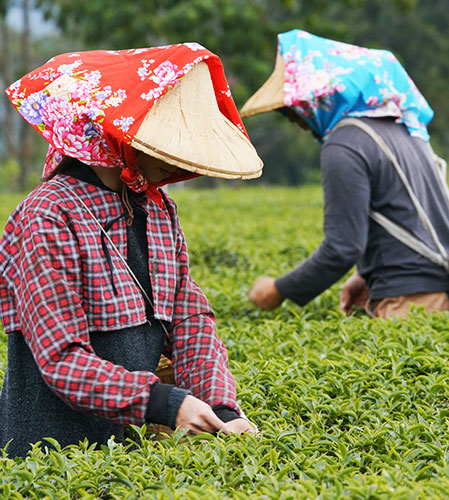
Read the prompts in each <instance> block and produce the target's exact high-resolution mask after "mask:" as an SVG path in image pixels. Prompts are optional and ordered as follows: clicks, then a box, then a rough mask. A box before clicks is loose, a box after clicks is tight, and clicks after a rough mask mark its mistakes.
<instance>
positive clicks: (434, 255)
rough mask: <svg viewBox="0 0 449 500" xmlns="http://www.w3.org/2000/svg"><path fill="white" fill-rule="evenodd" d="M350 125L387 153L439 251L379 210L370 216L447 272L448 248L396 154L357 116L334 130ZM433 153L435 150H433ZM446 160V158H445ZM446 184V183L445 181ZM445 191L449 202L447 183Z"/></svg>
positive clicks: (440, 175)
mask: <svg viewBox="0 0 449 500" xmlns="http://www.w3.org/2000/svg"><path fill="white" fill-rule="evenodd" d="M348 125H353V126H355V127H358V128H360V129H362V130H363V131H364V132H365V133H366V134H368V135H369V136H370V137H371V138H372V139H373V140H374V142H376V144H377V145H378V146H379V147H380V148H381V149H382V151H383V152H384V153H385V155H386V156H387V158H388V159H389V160H390V161H391V163H392V165H393V167H394V168H395V170H396V172H397V174H398V175H399V178H400V179H401V181H402V183H403V185H404V187H405V189H406V190H407V193H408V195H409V197H410V200H411V201H412V203H413V206H414V207H415V209H416V211H417V213H418V217H419V219H420V221H421V222H422V224H423V225H424V227H425V228H426V230H427V231H428V233H429V234H430V236H431V237H432V239H433V241H434V243H435V245H436V246H437V248H438V252H439V253H438V252H435V251H434V250H432V249H431V248H430V247H428V246H427V245H426V244H425V243H423V242H422V241H421V240H419V239H418V238H417V237H416V236H414V235H413V234H412V233H411V232H409V231H407V230H406V229H404V228H403V227H401V226H399V225H398V224H396V223H395V222H393V221H392V220H390V219H388V218H387V217H385V216H384V215H382V214H380V213H379V212H375V211H374V210H370V217H371V218H372V219H373V220H374V221H376V222H377V223H378V224H380V225H381V226H382V227H383V228H384V229H385V230H386V231H387V232H388V233H389V234H391V235H392V236H393V237H395V238H396V239H398V240H399V241H401V243H403V244H404V245H407V246H408V247H409V248H411V249H412V250H414V251H416V252H417V253H419V254H421V255H423V256H424V257H426V258H427V259H429V260H431V261H432V262H434V263H435V264H438V265H440V266H443V267H444V268H445V269H446V271H447V272H449V257H448V254H447V252H446V249H445V248H444V246H443V245H442V243H441V241H440V239H439V238H438V235H437V232H436V230H435V228H434V227H433V225H432V223H431V221H430V219H429V217H428V215H427V214H426V212H425V211H424V208H423V207H422V205H421V203H420V202H419V200H418V198H417V197H416V195H415V193H414V192H413V189H412V187H411V185H410V183H409V181H408V179H407V176H406V175H405V173H404V171H403V170H402V168H401V167H400V165H399V163H398V161H397V159H396V157H395V155H394V154H393V152H392V151H391V149H390V148H389V147H388V145H387V144H386V142H385V141H384V140H383V138H382V137H381V136H380V135H379V134H378V133H377V132H376V131H375V130H374V129H373V128H372V127H371V126H370V125H368V124H367V123H365V122H363V121H361V120H359V119H357V118H344V119H343V120H340V121H339V122H338V123H337V125H336V126H335V127H334V128H333V129H332V132H333V131H335V130H337V129H339V128H341V127H345V126H348ZM432 153H433V152H432ZM443 161H444V160H443ZM438 178H439V179H440V180H441V181H443V179H442V174H438ZM444 184H446V183H445V182H444ZM443 191H444V192H445V195H447V201H448V203H449V192H448V188H447V184H446V189H443Z"/></svg>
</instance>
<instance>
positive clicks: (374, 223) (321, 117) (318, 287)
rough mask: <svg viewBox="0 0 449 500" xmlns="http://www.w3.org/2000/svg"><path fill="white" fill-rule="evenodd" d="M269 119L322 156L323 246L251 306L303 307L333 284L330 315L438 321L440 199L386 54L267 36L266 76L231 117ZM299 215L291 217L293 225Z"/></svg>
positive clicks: (444, 260)
mask: <svg viewBox="0 0 449 500" xmlns="http://www.w3.org/2000/svg"><path fill="white" fill-rule="evenodd" d="M270 110H277V111H280V112H282V113H283V114H284V115H286V116H287V117H288V118H289V119H290V120H291V121H293V122H297V123H298V124H299V125H300V126H301V127H302V128H307V129H308V130H310V131H311V132H312V133H313V134H314V136H315V137H316V138H317V139H318V142H319V143H320V144H321V145H322V149H321V158H320V163H321V173H322V184H323V190H324V234H325V237H324V240H323V242H322V243H321V245H320V246H319V247H318V248H317V249H316V250H315V252H313V253H312V254H311V255H310V256H309V257H308V258H307V259H306V260H305V261H304V262H301V263H300V264H299V265H298V266H297V267H296V268H295V269H293V270H292V271H290V272H289V273H287V274H286V275H284V276H280V277H277V278H273V277H268V276H263V277H260V278H259V279H257V280H256V282H255V283H254V285H253V287H252V289H251V291H250V293H249V298H250V300H251V301H252V302H253V303H254V304H255V305H256V306H258V307H261V308H264V309H274V308H276V307H278V306H279V305H280V304H281V303H282V301H283V300H284V299H286V298H287V299H290V300H292V301H293V302H295V303H297V304H298V305H300V306H304V305H306V304H307V303H308V302H309V301H311V300H312V299H313V298H314V297H316V296H317V295H319V294H321V293H322V292H323V291H324V290H326V289H328V288H329V287H330V286H331V285H333V284H334V283H335V282H337V281H338V280H339V279H341V278H342V277H343V276H344V275H345V274H346V273H347V272H348V271H349V270H350V269H351V268H352V267H353V266H354V265H356V266H357V273H355V274H354V275H353V276H352V277H351V278H350V279H349V280H348V281H347V282H346V284H345V285H344V286H343V288H342V293H341V303H340V307H341V309H342V310H343V311H344V312H346V313H349V312H350V311H351V310H352V307H353V306H354V305H358V306H362V307H364V308H365V309H366V311H367V312H368V313H369V314H370V315H372V316H374V317H378V316H381V317H390V316H393V315H394V316H403V315H405V314H407V313H408V312H409V310H410V304H416V305H422V306H424V308H425V309H426V310H448V309H449V300H448V296H447V292H448V290H449V277H448V268H449V265H448V262H449V261H448V250H449V196H448V187H447V184H446V178H445V174H444V170H441V168H440V167H441V165H443V164H444V162H441V161H440V160H439V159H437V158H436V156H435V155H434V153H433V151H432V148H431V147H430V144H429V134H428V132H427V125H428V123H429V122H430V120H431V119H432V116H433V111H432V109H431V108H430V106H429V105H428V103H427V102H426V100H425V99H424V97H423V96H422V94H421V93H420V92H419V90H418V89H417V88H416V86H415V84H414V83H413V81H412V80H411V78H410V77H409V75H408V74H407V73H406V71H405V70H404V68H403V67H402V66H401V64H400V63H399V62H398V60H397V59H396V57H395V56H394V55H393V54H392V53H391V52H389V51H387V50H375V49H368V48H364V47H358V46H355V45H350V44H345V43H341V42H338V41H334V40H329V39H325V38H321V37H318V36H315V35H313V34H311V33H307V32H305V31H302V30H292V31H289V32H286V33H281V34H280V35H278V51H277V58H276V64H275V69H274V71H273V73H272V74H271V76H270V77H269V78H268V80H267V81H266V82H265V83H264V85H262V87H261V88H260V89H259V90H258V91H257V92H256V93H255V94H254V95H253V96H252V97H251V98H250V99H249V100H248V101H247V102H246V104H245V105H244V106H243V108H242V110H241V114H242V116H251V115H255V114H258V113H263V112H267V111H270ZM300 216H301V214H300V213H298V217H300Z"/></svg>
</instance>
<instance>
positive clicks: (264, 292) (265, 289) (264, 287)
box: [248, 276, 284, 311]
mask: <svg viewBox="0 0 449 500" xmlns="http://www.w3.org/2000/svg"><path fill="white" fill-rule="evenodd" d="M274 281H275V280H274V278H269V277H268V276H261V277H260V278H257V280H256V281H255V282H254V285H253V287H252V288H251V290H250V292H249V294H248V298H249V300H250V301H251V302H252V303H253V304H254V305H255V306H257V307H260V308H261V309H265V310H267V311H271V310H272V309H276V307H279V306H280V305H281V304H282V301H283V300H284V297H282V295H281V294H280V293H279V292H278V291H277V288H276V286H275V284H274Z"/></svg>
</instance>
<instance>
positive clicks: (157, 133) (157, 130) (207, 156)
mask: <svg viewBox="0 0 449 500" xmlns="http://www.w3.org/2000/svg"><path fill="white" fill-rule="evenodd" d="M131 145H132V146H133V147H134V148H136V149H138V150H139V151H142V152H144V153H146V154H148V155H150V156H153V157H155V158H158V159H159V160H162V161H165V162H166V163H169V164H171V165H175V166H177V167H180V168H182V169H184V170H187V171H190V172H194V173H196V174H200V175H206V176H209V177H221V178H224V179H254V178H256V177H259V176H260V175H261V173H262V166H263V163H262V160H261V159H260V158H259V156H258V155H257V152H256V150H255V149H254V147H253V145H252V144H251V142H250V141H249V140H248V139H247V137H246V136H245V134H243V132H242V131H241V130H239V129H238V128H237V126H235V125H234V124H233V123H232V122H231V121H230V120H228V119H227V118H226V117H225V116H224V115H223V114H222V113H221V112H220V110H219V108H218V105H217V100H216V97H215V93H214V89H213V84H212V80H211V77H210V72H209V68H208V66H207V64H206V63H205V62H201V63H199V64H197V65H195V66H194V67H193V68H192V69H191V70H190V71H189V73H187V75H185V76H184V77H183V78H181V79H180V81H179V83H177V84H176V85H175V86H174V87H173V88H172V89H170V90H169V91H168V92H167V93H166V94H165V95H164V96H163V97H161V98H160V99H159V100H158V101H157V102H156V103H155V104H154V105H153V106H152V108H151V109H150V110H149V112H148V113H147V115H146V116H145V118H144V120H143V122H142V124H141V126H140V128H139V130H138V131H137V133H136V134H135V136H134V139H133V141H132V144H131Z"/></svg>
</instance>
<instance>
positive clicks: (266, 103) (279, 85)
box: [240, 55, 285, 116]
mask: <svg viewBox="0 0 449 500" xmlns="http://www.w3.org/2000/svg"><path fill="white" fill-rule="evenodd" d="M284 106H285V104H284V58H283V57H282V56H280V55H278V56H277V58H276V64H275V66H274V70H273V73H271V75H270V76H269V78H268V80H267V81H266V82H265V83H264V84H263V85H262V87H260V88H259V90H258V91H257V92H256V93H255V94H253V95H252V96H251V97H250V98H249V99H248V100H247V101H246V103H245V104H244V106H243V108H242V109H241V110H240V114H241V116H252V115H257V114H258V113H264V112H265V111H272V110H273V109H278V108H283V107H284Z"/></svg>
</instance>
